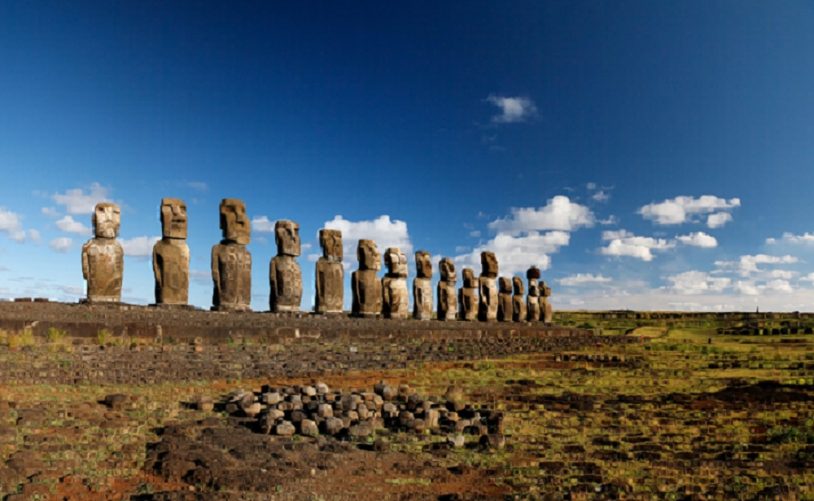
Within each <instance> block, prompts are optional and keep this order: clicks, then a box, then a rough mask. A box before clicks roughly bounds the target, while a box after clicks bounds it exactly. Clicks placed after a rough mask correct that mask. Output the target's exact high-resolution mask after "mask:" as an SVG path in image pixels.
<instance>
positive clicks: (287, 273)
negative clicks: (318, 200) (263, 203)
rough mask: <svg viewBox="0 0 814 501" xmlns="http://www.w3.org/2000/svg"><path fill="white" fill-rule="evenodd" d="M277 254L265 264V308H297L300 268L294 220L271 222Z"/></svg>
mask: <svg viewBox="0 0 814 501" xmlns="http://www.w3.org/2000/svg"><path fill="white" fill-rule="evenodd" d="M274 241H275V242H276V243H277V255H276V256H274V257H273V258H272V259H271V262H270V263H269V285H270V286H271V287H270V289H271V293H270V294H269V307H270V309H271V311H273V312H275V313H279V312H286V311H300V302H301V301H302V271H301V270H300V265H299V263H297V256H299V255H300V225H298V224H297V223H295V222H294V221H287V220H282V221H277V222H276V223H274Z"/></svg>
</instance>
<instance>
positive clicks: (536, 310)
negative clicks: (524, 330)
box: [526, 266, 540, 322]
mask: <svg viewBox="0 0 814 501" xmlns="http://www.w3.org/2000/svg"><path fill="white" fill-rule="evenodd" d="M526 279H528V281H529V297H528V301H527V303H526V306H527V309H528V312H527V317H526V318H528V321H529V322H537V321H539V320H540V286H539V284H538V280H540V269H539V268H537V267H536V266H532V267H531V268H529V269H528V271H526Z"/></svg>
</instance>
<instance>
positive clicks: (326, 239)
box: [319, 228, 344, 261]
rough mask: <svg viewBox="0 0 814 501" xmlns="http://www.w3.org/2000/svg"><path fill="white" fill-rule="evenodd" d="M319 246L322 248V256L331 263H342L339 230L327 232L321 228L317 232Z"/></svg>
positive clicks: (340, 233)
mask: <svg viewBox="0 0 814 501" xmlns="http://www.w3.org/2000/svg"><path fill="white" fill-rule="evenodd" d="M319 245H320V246H321V247H322V255H323V257H325V258H326V259H330V260H332V261H342V257H343V255H344V254H343V251H342V232H341V231H339V230H329V229H326V228H323V229H321V230H319Z"/></svg>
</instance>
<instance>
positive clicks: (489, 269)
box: [480, 251, 497, 278]
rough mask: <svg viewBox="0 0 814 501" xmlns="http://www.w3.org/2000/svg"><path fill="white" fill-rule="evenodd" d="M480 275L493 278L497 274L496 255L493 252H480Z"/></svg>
mask: <svg viewBox="0 0 814 501" xmlns="http://www.w3.org/2000/svg"><path fill="white" fill-rule="evenodd" d="M480 264H481V270H482V271H481V275H483V276H484V277H489V278H495V277H496V276H497V257H495V253H494V252H489V251H484V252H481V253H480Z"/></svg>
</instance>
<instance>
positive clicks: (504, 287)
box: [497, 277, 512, 294]
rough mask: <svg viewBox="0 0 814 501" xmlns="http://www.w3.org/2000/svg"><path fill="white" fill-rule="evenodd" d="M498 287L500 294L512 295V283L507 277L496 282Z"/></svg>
mask: <svg viewBox="0 0 814 501" xmlns="http://www.w3.org/2000/svg"><path fill="white" fill-rule="evenodd" d="M497 283H498V287H499V288H500V292H503V293H506V294H511V293H512V281H511V280H509V277H500V278H499V279H498V280H497Z"/></svg>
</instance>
